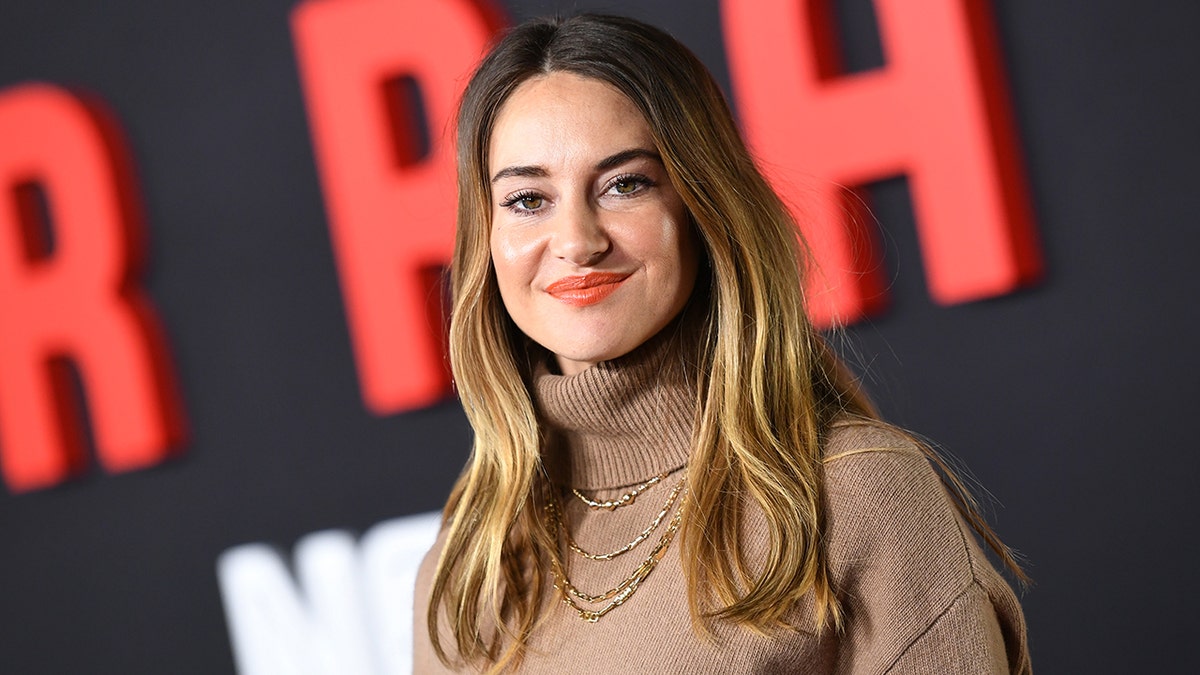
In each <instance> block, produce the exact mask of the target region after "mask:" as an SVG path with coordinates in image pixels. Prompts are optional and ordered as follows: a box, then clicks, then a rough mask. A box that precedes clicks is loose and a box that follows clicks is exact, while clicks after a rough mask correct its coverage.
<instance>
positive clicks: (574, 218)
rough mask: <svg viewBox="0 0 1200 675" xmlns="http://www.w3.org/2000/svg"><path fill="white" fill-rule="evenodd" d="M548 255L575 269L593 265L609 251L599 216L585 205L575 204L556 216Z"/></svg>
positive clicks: (607, 239)
mask: <svg viewBox="0 0 1200 675" xmlns="http://www.w3.org/2000/svg"><path fill="white" fill-rule="evenodd" d="M557 216H558V218H557V221H558V222H556V223H555V224H554V234H553V236H552V238H551V241H550V253H551V255H553V256H555V257H556V258H560V259H562V260H565V261H567V262H570V263H572V264H574V265H577V266H579V267H587V266H590V265H594V264H596V263H597V262H599V261H600V259H601V258H603V257H604V255H605V254H606V253H608V252H609V251H610V250H611V249H612V240H611V239H609V237H608V233H607V232H606V231H605V229H604V226H603V224H602V223H601V222H600V218H599V215H598V214H597V213H596V212H595V210H594V209H592V208H591V206H590V205H589V204H586V203H584V204H576V205H574V207H573V208H569V209H562V210H560V212H559V213H558V214H557Z"/></svg>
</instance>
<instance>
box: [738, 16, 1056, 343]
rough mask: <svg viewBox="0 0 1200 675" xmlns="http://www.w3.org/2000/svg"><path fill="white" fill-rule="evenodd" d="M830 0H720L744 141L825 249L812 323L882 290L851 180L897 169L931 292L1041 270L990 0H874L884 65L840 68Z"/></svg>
mask: <svg viewBox="0 0 1200 675" xmlns="http://www.w3.org/2000/svg"><path fill="white" fill-rule="evenodd" d="M832 1H833V0H754V2H749V1H747V0H725V1H724V2H722V10H723V21H724V26H725V36H726V40H727V50H728V53H729V59H730V72H731V76H732V79H733V84H734V93H735V94H736V99H737V102H738V104H739V111H740V116H741V120H742V122H743V124H744V127H745V132H746V135H747V138H748V140H749V142H750V144H751V146H752V147H753V148H754V149H755V151H756V154H757V156H758V157H759V158H760V160H761V161H762V162H763V167H764V169H765V170H766V172H767V173H768V175H770V177H771V179H772V181H773V182H774V184H775V186H776V188H777V189H778V190H779V191H780V192H781V193H782V194H783V195H784V197H785V198H786V199H787V200H788V201H789V202H790V203H791V204H792V205H793V207H794V208H796V209H797V211H796V217H797V220H798V221H799V223H800V226H801V229H802V231H803V232H804V235H805V238H806V239H807V241H808V243H809V246H810V247H811V250H812V251H813V254H814V257H815V258H816V265H817V273H816V274H815V275H813V276H810V277H809V278H808V279H807V281H806V283H807V286H808V289H807V291H808V298H809V310H810V313H811V314H812V316H813V319H814V321H816V322H817V323H819V324H822V325H829V324H832V323H847V322H850V321H853V320H855V319H857V318H859V317H861V316H862V315H863V314H864V313H866V312H868V311H870V310H871V309H872V306H873V305H874V304H875V303H877V302H879V301H880V300H882V293H883V288H884V281H885V280H884V279H883V278H882V276H881V270H880V269H879V265H878V264H877V262H876V261H877V259H878V254H877V251H876V248H875V246H874V242H871V241H869V240H864V238H863V237H864V236H865V232H866V230H865V228H863V227H862V223H861V222H857V223H856V222H853V221H854V218H853V214H854V211H855V209H854V208H850V209H847V206H848V202H847V200H846V199H845V188H842V187H839V186H848V187H856V186H861V185H863V184H865V183H867V182H870V181H874V180H879V179H882V178H886V177H889V176H894V175H897V174H901V173H905V174H908V176H909V179H910V185H911V189H912V198H913V206H914V211H915V215H916V219H917V234H918V237H919V240H920V244H921V249H922V254H923V256H924V260H925V269H926V280H927V284H928V287H929V292H930V294H931V295H932V296H933V298H934V300H936V301H937V302H939V303H942V304H953V303H959V302H966V301H970V300H976V299H980V298H986V297H991V296H995V295H1001V294H1004V293H1008V292H1010V291H1012V290H1014V289H1015V288H1016V287H1017V286H1019V285H1022V284H1025V283H1028V282H1030V281H1032V280H1033V279H1035V278H1036V277H1037V276H1038V274H1039V273H1040V268H1041V261H1040V256H1039V253H1038V250H1037V245H1036V243H1035V241H1034V228H1033V218H1032V214H1031V212H1030V208H1029V202H1028V198H1027V195H1026V191H1025V187H1024V182H1023V176H1022V173H1021V168H1020V164H1019V161H1018V158H1017V148H1016V139H1015V134H1014V131H1013V125H1012V122H1011V120H1010V111H1009V107H1008V103H1007V100H1006V96H1005V93H1004V86H1003V79H1002V77H1001V74H1000V64H999V57H998V50H997V47H996V45H995V35H994V30H993V28H992V26H991V24H990V21H989V20H988V16H987V12H986V9H987V8H986V7H985V6H984V3H983V2H981V1H979V0H875V8H876V12H877V15H878V18H879V32H880V37H881V41H882V43H883V49H884V54H885V58H886V61H887V65H886V66H885V67H884V68H881V69H878V70H873V71H868V72H864V73H857V74H851V75H844V74H839V73H837V72H836V68H834V67H831V65H830V64H833V63H835V62H836V61H837V58H836V55H835V54H833V53H832V51H833V47H834V46H835V42H834V38H833V32H834V31H833V24H832V21H831V16H832V12H831V11H830V10H831V7H830V4H829V3H831V2H832ZM847 215H850V216H851V217H850V218H847ZM847 221H850V222H847Z"/></svg>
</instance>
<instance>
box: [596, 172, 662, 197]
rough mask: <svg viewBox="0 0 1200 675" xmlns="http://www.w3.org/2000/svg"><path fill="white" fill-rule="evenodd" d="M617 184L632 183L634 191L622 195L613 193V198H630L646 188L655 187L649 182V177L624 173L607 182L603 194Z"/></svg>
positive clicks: (652, 182)
mask: <svg viewBox="0 0 1200 675" xmlns="http://www.w3.org/2000/svg"><path fill="white" fill-rule="evenodd" d="M618 183H633V185H634V188H635V189H634V191H633V192H626V193H624V194H622V193H620V192H618V193H615V196H617V197H632V196H634V195H636V194H638V193H640V192H641V191H642V190H645V189H646V188H652V187H654V186H655V185H656V183H655V182H654V181H653V180H651V179H650V177H649V176H643V175H642V174H640V173H624V174H621V175H620V176H617V177H615V178H613V179H612V180H610V181H609V182H608V186H607V187H605V188H604V193H605V194H607V193H608V192H610V191H611V190H612V189H613V188H615V187H616V186H617V184H618Z"/></svg>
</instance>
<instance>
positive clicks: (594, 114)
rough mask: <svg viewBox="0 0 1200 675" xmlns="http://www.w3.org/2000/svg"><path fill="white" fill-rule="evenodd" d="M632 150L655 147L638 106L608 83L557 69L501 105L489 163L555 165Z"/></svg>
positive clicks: (525, 85) (535, 79) (523, 86)
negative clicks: (557, 70)
mask: <svg viewBox="0 0 1200 675" xmlns="http://www.w3.org/2000/svg"><path fill="white" fill-rule="evenodd" d="M631 148H645V149H655V143H654V138H653V135H652V134H651V131H650V125H649V124H647V123H646V120H645V118H644V117H643V115H642V113H641V111H640V110H638V108H637V106H635V105H634V104H633V102H632V101H630V100H629V98H627V97H626V96H625V95H624V94H622V93H621V92H620V91H618V90H617V89H616V88H615V87H613V86H612V85H610V84H608V83H606V82H602V81H600V80H596V79H592V78H586V77H581V76H579V75H575V74H573V73H564V72H555V73H549V74H546V75H539V76H537V77H533V78H530V79H528V80H526V81H525V82H522V83H521V84H520V85H519V86H518V87H517V88H516V89H515V90H514V91H513V93H512V94H511V95H510V96H509V97H508V99H507V100H506V101H505V102H504V104H503V105H502V106H501V107H500V112H499V113H498V114H497V116H496V123H495V126H494V127H493V131H492V137H491V139H490V142H489V148H488V165H489V169H490V171H492V172H494V171H495V170H496V169H499V168H502V167H507V166H512V165H538V166H547V167H550V166H556V165H562V164H564V163H570V162H572V161H576V160H582V161H587V160H589V159H596V158H598V157H606V156H608V155H610V154H612V153H614V152H620V151H622V150H628V149H631Z"/></svg>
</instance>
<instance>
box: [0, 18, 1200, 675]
mask: <svg viewBox="0 0 1200 675" xmlns="http://www.w3.org/2000/svg"><path fill="white" fill-rule="evenodd" d="M430 1H433V0H430ZM292 5H293V2H291V1H289V0H277V1H273V2H272V1H266V0H255V1H254V2H245V1H244V0H212V1H210V2H204V3H199V2H157V3H147V2H140V1H137V2H135V1H134V0H109V1H107V2H103V3H99V2H78V1H74V2H73V1H70V0H37V1H26V2H6V3H4V5H3V7H2V8H0V87H7V86H9V85H11V84H15V83H18V82H22V81H28V80H46V81H50V82H55V83H59V84H63V85H67V86H70V87H74V88H77V89H80V90H83V91H90V92H94V93H96V94H98V95H100V96H101V97H102V98H103V99H104V100H105V101H107V103H108V104H109V106H110V107H111V108H112V109H113V111H114V112H115V113H116V115H117V117H118V119H119V120H120V122H121V123H122V125H123V127H124V130H125V133H126V135H127V137H128V141H129V146H130V150H131V152H132V155H133V158H134V161H135V163H136V166H137V170H138V175H139V177H140V188H141V189H140V193H141V200H142V203H143V204H144V206H145V210H146V213H147V222H148V227H149V251H148V254H149V256H148V257H149V265H148V272H147V275H146V277H145V280H146V286H147V288H148V291H149V294H150V295H151V296H152V298H153V300H154V302H155V303H156V305H157V307H158V310H159V312H160V315H161V317H162V320H163V323H164V324H165V327H166V332H167V334H168V338H169V341H170V347H171V352H172V354H173V356H174V364H175V368H176V370H177V372H178V378H179V386H180V389H181V393H182V397H183V400H184V406H185V411H186V415H187V418H188V421H189V427H190V434H189V437H188V441H187V443H186V446H185V448H184V454H183V456H182V457H181V458H180V459H177V460H174V461H171V462H169V463H167V464H164V465H162V466H161V467H159V468H156V469H153V470H149V471H143V472H136V473H129V474H123V475H118V476H109V475H105V474H104V473H103V472H101V471H99V470H93V471H91V472H89V473H88V474H86V475H85V476H83V477H82V478H81V479H78V480H75V481H73V482H70V483H68V484H65V485H64V486H63V487H60V488H57V489H52V490H46V491H41V492H36V493H32V494H25V495H19V496H14V495H10V494H7V493H3V490H0V534H2V536H3V537H4V546H3V552H2V553H0V636H2V637H0V672H5V673H42V672H45V673H51V672H53V673H63V672H88V673H131V672H139V673H140V672H174V673H213V672H226V671H230V670H232V668H233V661H232V657H231V653H230V647H229V641H228V636H227V634H226V627H225V622H224V618H223V613H222V609H221V602H220V596H219V593H218V590H217V584H216V576H215V572H214V564H215V561H216V559H217V556H218V555H219V554H220V553H221V552H222V551H224V550H226V549H228V548H230V547H232V546H235V545H238V544H242V543H246V542H253V541H266V542H272V543H276V544H278V545H280V546H282V547H285V548H286V547H290V546H291V545H292V544H293V543H294V542H295V541H296V539H297V538H299V537H301V536H302V535H304V534H306V533H308V532H312V531H314V530H318V529H322V528H328V527H337V528H347V529H352V530H364V529H366V528H367V527H369V526H370V525H372V524H374V523H376V522H379V521H382V520H385V519H388V518H391V517H395V516H398V515H404V514H409V513H417V512H421V511H427V510H431V509H435V508H437V507H438V506H439V505H440V504H441V502H442V501H443V499H444V497H445V494H446V491H447V489H448V487H449V484H450V482H451V480H452V478H453V476H454V475H455V474H456V472H457V470H458V468H459V467H460V465H461V463H462V461H463V459H464V458H465V454H466V450H467V446H468V442H469V436H470V434H469V430H468V429H467V428H466V426H465V423H464V420H463V417H462V414H461V411H460V410H459V408H458V406H457V404H456V403H454V402H452V401H448V402H446V403H444V404H441V405H438V406H434V407H432V408H429V409H425V410H421V411H417V412H411V413H407V414H402V415H395V416H392V417H388V418H378V417H373V416H372V415H370V414H369V413H367V412H366V410H365V409H364V407H363V405H362V404H361V402H360V397H359V394H358V390H357V381H356V376H355V370H354V365H353V363H352V360H351V352H350V346H349V340H348V335H347V331H346V325H345V321H344V315H343V311H342V301H341V296H340V293H339V289H338V281H337V278H336V275H335V270H334V265H333V257H332V253H331V250H330V242H329V236H328V233H327V230H326V220H325V215H324V210H323V205H322V198H321V194H320V190H319V186H318V183H317V177H316V170H315V167H314V163H313V156H312V148H311V144H310V141H309V135H308V127H307V120H306V115H305V109H304V105H303V101H302V98H301V93H300V89H299V79H298V74H297V70H296V64H295V59H294V51H293V46H292V42H291V36H290V33H289V27H288V12H289V10H290V9H291V7H292ZM506 6H507V7H508V9H509V14H510V16H511V17H513V18H514V19H521V18H525V17H529V16H532V15H535V14H541V13H547V12H551V11H555V10H568V11H570V10H576V9H580V10H582V9H588V10H594V9H602V10H611V11H617V12H621V13H627V14H631V15H634V16H637V17H640V18H643V19H647V20H649V21H651V22H653V23H656V24H658V25H660V26H663V27H665V28H667V29H668V30H670V31H671V32H673V33H674V34H675V35H677V36H678V37H679V38H681V39H682V40H683V41H684V42H686V43H687V44H688V45H690V46H691V47H692V48H693V49H694V50H695V51H696V52H697V53H698V54H699V55H700V56H701V57H702V59H703V60H704V61H705V62H706V63H707V64H708V65H709V66H710V68H712V70H713V71H714V72H715V74H716V75H717V77H718V79H720V80H721V81H722V82H723V83H725V84H727V82H728V77H727V69H726V68H725V64H724V54H723V47H722V43H721V39H720V33H719V18H718V8H717V5H716V3H715V2H703V3H698V2H690V1H687V0H675V1H672V2H655V3H649V2H645V1H636V2H635V1H628V2H582V1H579V2H510V3H507V4H506ZM867 7H869V5H868V3H867V0H854V1H849V0H846V1H843V2H841V3H840V4H839V8H840V13H841V15H842V17H843V20H844V21H843V27H844V31H843V32H844V33H845V34H846V36H847V45H848V47H847V50H848V51H849V52H850V59H849V60H850V63H851V64H852V65H855V66H857V67H870V66H872V65H878V64H879V63H881V62H882V57H881V55H880V53H879V52H880V50H879V46H878V44H876V43H875V42H873V39H872V22H871V20H870V17H869V12H864V9H865V8H867ZM992 11H993V13H994V15H995V17H996V20H997V23H998V28H999V32H1000V38H1001V39H1000V42H1001V45H1002V49H1003V56H1004V62H1005V66H1006V68H1007V72H1008V79H1009V83H1010V91H1011V94H1012V100H1013V101H1014V105H1015V109H1016V110H1015V112H1016V119H1017V123H1018V127H1019V134H1020V137H1021V139H1022V144H1023V149H1024V155H1025V158H1026V169H1027V172H1028V177H1029V182H1030V185H1031V191H1032V197H1033V202H1034V207H1035V211H1036V218H1037V227H1038V229H1039V232H1040V237H1041V242H1042V246H1043V249H1044V253H1045V257H1046V261H1047V277H1046V279H1045V281H1044V282H1043V283H1041V284H1040V285H1039V286H1036V287H1034V288H1031V289H1029V290H1027V291H1024V292H1021V293H1019V294H1015V295H1010V296H1006V297H1003V298H999V299H994V300H990V301H985V302H979V303H973V304H968V305H963V306H957V307H950V308H944V307H937V306H934V305H933V304H932V303H931V302H930V300H929V299H928V296H927V294H926V292H925V289H924V286H923V283H924V282H923V280H922V274H921V263H920V259H919V252H918V250H917V245H916V240H915V235H914V232H913V224H912V216H911V213H910V204H909V200H908V197H907V193H906V191H905V186H904V183H903V181H902V180H899V179H897V180H892V181H886V182H883V183H880V184H878V185H876V186H874V187H873V188H872V190H871V192H872V196H873V200H874V204H875V210H876V213H877V215H878V216H879V219H880V221H881V223H882V230H883V233H884V236H883V240H884V241H885V243H886V248H887V260H888V265H889V271H890V275H891V279H892V289H891V293H892V304H891V307H890V308H889V309H888V310H887V311H886V312H885V313H883V314H881V315H879V316H877V317H875V318H874V319H873V320H871V321H869V322H866V323H862V324H859V325H856V326H853V327H851V328H849V329H848V330H846V331H844V333H842V334H841V335H839V336H837V337H836V340H837V342H838V344H839V345H840V347H841V348H842V349H843V350H844V351H845V352H846V353H847V354H848V355H849V358H850V359H851V360H852V361H853V362H854V363H855V365H856V367H857V368H859V369H860V371H862V372H864V373H865V376H866V379H867V381H868V383H869V387H870V389H871V391H872V393H873V394H874V395H875V397H876V398H877V399H878V400H879V402H880V404H881V406H882V408H883V409H884V411H885V412H886V413H887V414H888V415H889V417H890V418H891V419H892V420H894V421H896V422H898V423H900V424H903V425H906V426H909V427H911V428H913V429H915V430H918V431H919V432H921V433H924V434H926V435H928V436H930V437H931V438H933V439H936V440H937V441H938V442H940V444H941V445H942V446H943V447H944V448H945V449H946V450H947V451H949V452H950V453H952V454H953V455H955V456H957V457H958V458H960V459H961V460H962V461H963V462H965V463H966V464H967V465H968V466H969V467H970V468H971V469H972V470H973V473H974V475H975V476H976V477H977V478H978V480H979V482H980V483H981V484H982V485H984V486H986V488H987V489H988V490H990V491H991V493H992V494H994V495H995V497H996V499H997V501H998V503H999V505H995V506H994V507H993V508H992V510H991V514H990V515H991V518H992V520H993V523H994V524H995V525H996V527H997V529H998V530H999V531H1000V533H1001V534H1002V535H1003V536H1004V538H1005V539H1006V541H1007V542H1008V543H1010V544H1011V545H1013V546H1014V547H1016V548H1018V549H1019V550H1020V551H1021V552H1023V553H1024V554H1025V555H1026V556H1027V558H1028V560H1029V572H1030V573H1031V574H1032V576H1033V577H1034V578H1035V579H1036V581H1037V584H1036V586H1035V587H1034V588H1033V589H1032V590H1031V591H1030V592H1028V593H1027V594H1026V595H1025V596H1024V605H1025V611H1026V613H1027V617H1028V621H1029V631H1030V641H1031V645H1032V650H1033V657H1034V663H1035V665H1036V666H1037V667H1038V670H1039V671H1041V672H1096V673H1099V672H1113V673H1122V672H1135V671H1136V672H1171V671H1173V672H1196V671H1197V669H1200V657H1198V656H1197V652H1196V650H1195V649H1194V647H1193V646H1191V645H1190V640H1189V638H1191V637H1192V636H1193V635H1195V634H1196V632H1197V630H1200V620H1197V618H1196V612H1195V611H1194V608H1193V606H1192V603H1193V602H1194V601H1195V599H1196V598H1197V597H1200V592H1198V591H1200V588H1198V585H1200V584H1198V582H1197V578H1198V575H1196V574H1195V573H1194V572H1193V569H1194V566H1195V561H1196V559H1197V557H1198V556H1197V553H1198V551H1197V546H1196V543H1195V540H1194V539H1193V537H1192V536H1191V535H1189V534H1188V527H1187V526H1189V525H1194V524H1195V522H1196V518H1195V516H1196V508H1195V506H1194V492H1193V489H1192V484H1193V482H1194V476H1195V474H1196V469H1197V461H1196V459H1195V438H1196V436H1197V434H1196V433H1195V431H1194V430H1192V429H1191V428H1190V427H1189V426H1188V423H1187V420H1188V418H1189V417H1190V416H1191V415H1192V414H1194V412H1193V408H1194V405H1195V404H1196V402H1197V401H1200V396H1197V394H1198V393H1200V391H1198V390H1200V387H1198V384H1197V382H1198V377H1197V376H1198V375H1200V373H1198V372H1197V357H1196V345H1197V343H1200V319H1198V317H1197V313H1196V311H1195V308H1194V303H1195V298H1196V296H1197V291H1200V282H1197V280H1196V274H1195V272H1194V262H1193V260H1194V251H1195V250H1196V248H1197V245H1198V244H1200V235H1198V234H1197V232H1198V230H1200V228H1198V227H1197V222H1196V221H1197V218H1196V212H1197V206H1198V199H1197V197H1196V194H1197V189H1196V183H1197V178H1200V171H1197V170H1196V168H1195V162H1196V157H1197V154H1198V153H1200V138H1198V136H1200V132H1198V131H1197V129H1198V125H1197V122H1196V121H1197V120H1198V119H1200V87H1198V86H1197V82H1200V58H1198V57H1200V48H1198V47H1197V46H1196V45H1197V43H1196V39H1195V29H1196V27H1197V26H1200V5H1197V4H1196V3H1194V2H1192V1H1191V0H1171V1H1167V0H1163V1H1160V2H1155V3H1127V2H1120V1H1118V0H1086V1H1084V0H1076V1H1074V2H1070V1H1064V2H1044V1H1042V0H1004V1H1003V2H995V3H994V7H993V9H992ZM446 208H447V209H449V208H451V207H450V205H447V206H446ZM2 339H3V337H2V335H0V340H2Z"/></svg>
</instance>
